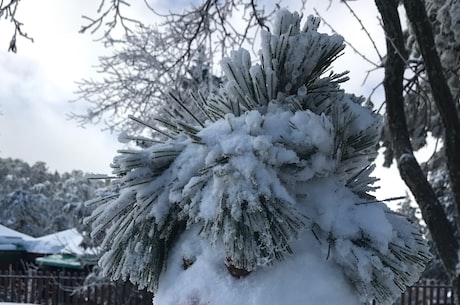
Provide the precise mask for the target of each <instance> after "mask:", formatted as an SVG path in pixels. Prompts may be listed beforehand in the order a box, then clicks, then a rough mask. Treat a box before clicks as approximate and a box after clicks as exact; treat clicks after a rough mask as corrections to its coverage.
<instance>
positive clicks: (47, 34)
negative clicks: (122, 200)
mask: <svg viewBox="0 0 460 305" xmlns="http://www.w3.org/2000/svg"><path fill="white" fill-rule="evenodd" d="M292 2H293V3H294V1H292ZM297 2H298V1H297ZM98 3H99V1H96V0H78V1H62V0H61V1H60V0H40V1H33V0H23V1H21V3H20V8H19V18H20V20H21V21H23V22H24V24H25V26H24V28H23V29H24V30H25V31H26V32H27V33H28V34H29V35H30V36H32V37H33V38H34V40H35V42H34V43H30V42H28V41H26V40H24V39H19V42H18V53H17V54H13V53H8V52H7V48H8V44H9V39H10V37H11V34H12V28H11V27H10V24H9V23H7V22H6V21H5V20H1V21H0V69H1V73H0V112H1V113H2V116H0V157H2V158H6V157H12V158H19V159H22V160H24V161H26V162H29V163H30V164H33V163H34V162H36V161H44V162H46V164H47V165H48V167H49V169H50V170H53V171H54V170H57V171H59V172H64V171H71V170H73V169H79V170H83V171H85V172H92V173H102V174H109V173H110V167H109V164H110V162H111V160H112V158H113V156H115V153H116V150H117V149H118V148H120V147H121V144H118V142H117V140H116V139H117V135H116V134H110V133H109V132H108V131H105V132H102V131H101V129H102V128H103V126H88V127H86V128H85V129H83V128H81V127H78V126H77V123H76V122H75V121H70V120H68V119H67V114H69V113H70V112H82V111H84V109H85V105H84V104H83V103H69V102H68V101H69V100H71V99H73V98H75V96H74V95H73V92H74V91H75V90H76V86H75V84H74V82H75V81H78V80H80V79H82V78H88V77H90V76H91V75H94V73H95V72H94V70H93V69H92V68H91V66H92V65H95V64H97V57H98V56H99V55H103V53H104V51H105V50H104V49H103V48H102V46H101V44H100V43H96V42H94V41H93V39H94V38H97V36H91V35H90V34H84V35H82V34H79V33H78V30H79V28H80V26H81V25H82V24H83V23H84V20H83V19H82V18H81V16H82V15H90V16H95V14H96V13H95V12H96V9H97V4H98ZM136 3H137V5H140V6H139V7H135V8H133V10H132V11H130V13H132V14H134V16H142V17H144V18H148V20H149V21H152V20H153V16H152V15H148V13H147V12H146V9H145V8H144V7H143V6H142V5H141V4H142V3H143V1H138V2H136ZM163 3H164V2H163ZM169 3H172V5H177V6H178V7H180V6H182V7H183V6H184V3H185V4H187V3H188V2H187V1H173V2H169ZM282 3H283V5H285V4H284V3H288V2H287V1H286V2H282ZM350 4H352V5H353V8H354V9H355V10H356V12H357V13H358V14H359V16H360V17H361V19H362V21H363V22H364V23H365V25H366V28H367V29H368V30H369V31H370V32H371V34H372V35H373V37H375V39H376V43H377V44H378V46H379V48H380V50H385V48H384V39H383V33H382V30H381V28H380V26H379V21H378V19H377V11H376V8H375V6H374V3H373V1H357V2H350ZM328 5H329V1H327V0H315V1H307V8H306V10H305V11H304V14H306V15H307V14H314V11H313V9H312V8H313V7H315V8H317V9H318V11H319V12H320V13H321V15H322V16H323V17H325V18H326V19H327V20H328V22H329V23H331V24H332V25H333V26H334V28H335V29H336V30H337V31H339V33H340V34H342V35H343V36H345V39H346V40H348V41H350V42H352V43H353V44H354V46H356V47H358V48H359V49H360V50H362V51H363V52H365V53H366V54H369V56H370V58H372V59H373V60H377V58H378V57H377V55H376V53H375V52H374V51H373V50H372V46H371V44H370V42H369V40H368V39H367V38H366V37H365V36H364V32H363V31H362V30H361V27H360V25H359V24H358V23H357V22H356V21H355V20H353V19H352V18H351V17H350V14H349V13H348V11H347V9H346V7H345V6H344V5H342V4H340V3H339V1H334V3H333V4H332V6H331V7H330V9H329V10H326V8H327V6H328ZM155 7H156V8H160V10H161V6H159V5H156V6H155ZM289 8H291V9H296V6H295V5H290V6H289ZM322 31H327V29H326V28H324V27H323V28H322ZM345 52H346V53H345V55H344V56H342V57H341V58H340V59H339V60H338V61H337V62H336V64H335V69H334V70H335V71H343V70H350V71H351V73H350V77H351V80H350V81H349V82H348V83H347V84H346V85H345V86H344V87H345V88H346V90H347V91H348V92H353V93H355V94H357V95H365V96H366V95H367V94H369V92H370V91H371V90H372V88H373V87H374V86H375V85H376V84H378V83H379V82H380V81H381V79H382V76H381V75H382V74H381V72H382V71H380V72H375V73H372V74H371V75H370V77H369V78H368V80H367V82H366V84H365V85H364V86H362V81H363V79H364V75H365V71H367V70H369V69H371V68H372V67H371V66H370V65H369V64H367V63H365V62H364V61H363V60H362V59H360V57H359V56H357V55H356V54H355V53H354V52H353V50H352V49H351V48H349V47H347V48H346V49H345ZM382 52H383V53H384V51H382ZM382 100H383V97H382V93H381V91H380V92H379V93H378V94H376V95H375V97H374V102H375V103H381V101H382ZM378 163H379V164H381V163H382V161H381V160H379V161H378ZM376 175H377V176H379V177H380V178H381V179H382V181H381V185H382V190H381V191H380V192H379V193H378V197H379V198H381V199H383V198H388V197H393V196H402V195H404V189H405V188H404V184H403V182H402V181H401V180H400V178H399V175H398V174H397V172H396V171H395V170H394V169H393V170H388V169H379V170H378V171H377V172H376Z"/></svg>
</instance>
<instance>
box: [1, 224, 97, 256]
mask: <svg viewBox="0 0 460 305" xmlns="http://www.w3.org/2000/svg"><path fill="white" fill-rule="evenodd" d="M82 240H83V236H82V235H81V234H80V233H79V232H78V231H77V230H76V229H68V230H64V231H60V232H56V233H52V234H48V235H45V236H42V237H37V238H34V237H32V236H29V235H27V234H24V233H21V232H18V231H15V230H13V229H10V228H8V227H5V226H3V225H0V250H4V251H14V250H18V249H21V250H25V251H27V252H30V253H39V254H57V253H66V254H75V255H77V256H79V255H91V254H95V250H94V249H89V250H85V249H83V248H81V247H80V246H79V245H80V243H81V242H82Z"/></svg>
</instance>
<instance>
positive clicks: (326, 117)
mask: <svg viewBox="0 0 460 305" xmlns="http://www.w3.org/2000/svg"><path fill="white" fill-rule="evenodd" d="M300 21H301V20H300V17H299V15H298V14H297V13H290V12H288V11H286V10H282V11H280V12H279V14H278V15H277V19H276V22H275V25H274V26H273V29H272V31H271V32H264V33H263V34H262V47H261V51H260V60H259V62H258V63H255V64H253V63H252V62H251V58H250V55H249V53H248V52H247V51H246V50H239V51H235V52H233V53H232V54H231V57H230V58H225V59H224V60H222V68H223V71H224V72H225V76H226V78H227V80H228V81H227V83H226V84H225V85H224V86H223V87H222V88H221V89H220V91H219V92H218V94H215V95H212V96H210V97H209V98H204V97H203V95H201V94H200V93H192V96H193V98H194V100H195V102H196V105H197V106H198V108H199V109H201V110H202V112H203V114H204V115H205V116H206V117H207V120H206V121H205V122H203V121H202V120H200V119H198V116H197V115H195V114H194V113H192V112H190V111H188V109H187V108H186V107H185V106H184V107H183V108H182V109H183V113H182V114H181V115H184V114H186V115H188V116H189V117H190V118H191V119H192V120H193V119H194V121H195V122H196V124H187V123H184V122H183V121H180V120H178V119H176V117H175V116H174V115H173V114H171V120H170V121H165V120H160V121H161V122H162V123H163V125H164V128H162V129H157V128H155V127H152V128H153V129H155V130H156V132H157V133H158V134H161V135H162V136H163V137H164V140H163V141H160V142H158V143H154V144H153V145H151V146H150V147H149V148H146V149H139V150H125V151H120V154H119V155H118V156H117V157H115V159H114V162H113V168H114V171H113V173H114V174H115V175H117V176H118V179H117V180H115V181H114V182H113V183H114V185H115V186H116V187H117V188H118V189H119V192H118V194H117V195H116V196H113V197H108V198H98V199H96V200H95V202H96V203H97V204H99V206H98V207H97V209H96V210H95V212H94V213H93V215H92V217H91V219H90V220H91V221H92V222H93V228H94V234H98V233H99V232H102V231H106V237H105V240H104V242H103V245H102V247H103V249H105V251H106V252H105V254H104V255H103V256H102V258H101V260H100V262H99V263H100V266H101V267H102V268H103V270H104V272H105V274H107V275H109V276H111V277H112V278H114V279H120V278H122V279H129V280H131V281H132V282H134V283H137V284H139V285H140V286H141V287H148V288H149V289H151V290H152V291H154V292H156V297H155V299H154V302H155V304H158V305H161V304H213V305H214V304H219V305H224V304H225V305H226V304H264V305H271V304H273V305H274V304H281V303H283V304H334V303H337V304H339V303H340V304H354V303H356V302H358V300H359V301H361V302H371V301H372V300H376V301H377V302H378V303H379V304H390V303H391V302H392V301H393V300H394V299H395V298H396V297H398V296H399V294H400V293H401V291H403V290H404V289H405V287H406V286H407V285H411V284H412V283H414V282H415V281H416V280H417V279H418V277H419V274H420V272H421V271H422V270H423V268H424V265H425V263H426V262H427V260H428V259H429V256H430V255H429V253H428V251H427V247H426V244H425V242H424V241H423V239H422V238H421V236H420V234H419V233H418V232H417V230H416V229H415V228H414V227H413V226H412V225H411V224H410V223H409V222H408V221H407V220H406V219H405V218H404V217H403V216H401V215H399V214H396V213H394V212H392V211H390V210H389V209H388V208H387V207H386V206H385V205H384V204H383V203H382V202H378V201H376V200H375V198H373V197H372V196H371V195H370V194H369V192H370V191H372V190H374V188H375V187H374V186H372V184H373V183H374V182H375V181H376V179H375V178H373V177H371V176H370V174H371V172H372V170H373V168H374V165H373V161H374V159H375V157H376V155H377V142H378V139H379V133H380V128H381V119H380V117H379V116H378V115H377V114H375V113H373V112H372V110H371V109H367V108H365V107H363V106H361V101H362V100H361V99H360V98H357V97H355V96H353V95H350V94H346V93H344V92H343V90H341V89H340V87H339V84H340V83H341V82H343V81H345V80H346V77H345V74H334V73H332V72H329V73H326V72H327V71H328V70H329V67H330V64H331V63H332V62H333V61H334V60H335V59H336V58H337V56H339V55H340V52H341V51H342V50H343V48H344V44H343V40H342V38H341V37H340V36H337V35H334V36H328V35H325V34H320V33H318V32H317V29H318V26H319V20H318V19H317V18H314V17H309V18H308V20H307V22H306V23H305V26H304V27H303V28H301V26H300ZM171 99H172V100H175V102H177V103H178V104H179V105H183V104H182V103H181V101H180V100H179V99H178V98H177V97H176V96H175V95H174V94H172V95H171ZM189 121H190V120H189ZM139 123H141V124H145V125H147V126H149V125H151V124H149V123H148V122H139ZM326 287H327V290H326ZM329 287H335V288H334V290H333V291H330V290H329ZM280 295H283V296H284V297H282V298H281V299H280ZM280 302H281V303H280Z"/></svg>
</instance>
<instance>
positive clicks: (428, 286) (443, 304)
mask: <svg viewBox="0 0 460 305" xmlns="http://www.w3.org/2000/svg"><path fill="white" fill-rule="evenodd" d="M452 298H453V296H452V286H451V285H449V284H446V283H442V282H437V281H421V282H419V283H417V284H415V285H414V286H412V287H409V288H407V290H406V291H405V292H404V293H403V294H402V295H401V297H400V299H399V300H398V301H397V302H396V303H395V305H452V304H453V299H452Z"/></svg>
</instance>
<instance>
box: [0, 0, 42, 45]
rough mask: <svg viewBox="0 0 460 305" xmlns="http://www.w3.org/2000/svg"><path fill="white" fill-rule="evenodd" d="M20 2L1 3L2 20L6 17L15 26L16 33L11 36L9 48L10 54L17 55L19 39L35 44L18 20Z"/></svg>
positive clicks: (2, 0)
mask: <svg viewBox="0 0 460 305" xmlns="http://www.w3.org/2000/svg"><path fill="white" fill-rule="evenodd" d="M19 1H20V0H10V1H9V3H7V4H4V0H1V1H0V18H2V17H4V18H5V19H6V20H9V21H10V22H11V23H13V25H14V33H13V35H12V36H11V39H10V44H9V46H8V52H13V53H16V52H17V50H18V47H17V37H18V35H19V36H20V37H23V38H26V39H28V40H30V41H31V42H34V40H33V38H31V37H29V35H28V34H27V33H26V32H24V31H23V30H22V28H21V27H22V26H23V24H22V22H20V21H19V20H18V19H17V18H16V13H17V10H18V6H19Z"/></svg>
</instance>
